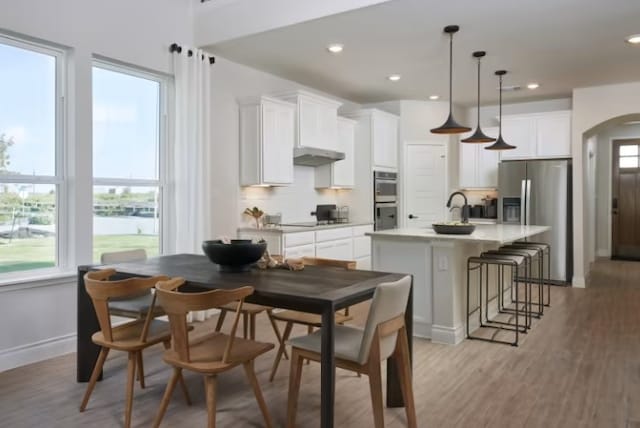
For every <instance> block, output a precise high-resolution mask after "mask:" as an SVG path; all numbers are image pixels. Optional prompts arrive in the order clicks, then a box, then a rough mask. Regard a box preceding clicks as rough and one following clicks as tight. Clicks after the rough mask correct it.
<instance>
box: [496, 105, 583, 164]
mask: <svg viewBox="0 0 640 428" xmlns="http://www.w3.org/2000/svg"><path fill="white" fill-rule="evenodd" d="M502 135H503V137H504V139H505V141H506V142H507V143H509V144H511V145H515V146H516V149H514V150H505V151H504V152H503V153H502V159H503V160H508V159H536V158H553V157H570V156H571V112H570V111H566V110H563V111H552V112H544V113H535V114H523V115H509V116H503V120H502Z"/></svg>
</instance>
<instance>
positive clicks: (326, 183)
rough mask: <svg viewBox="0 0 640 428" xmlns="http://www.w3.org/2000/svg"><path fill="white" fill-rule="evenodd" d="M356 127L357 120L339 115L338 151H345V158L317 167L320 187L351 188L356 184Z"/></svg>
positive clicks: (318, 185)
mask: <svg viewBox="0 0 640 428" xmlns="http://www.w3.org/2000/svg"><path fill="white" fill-rule="evenodd" d="M355 127H356V122H355V121H354V120H351V119H347V118H344V117H338V143H339V146H338V151H340V152H344V155H345V158H344V159H343V160H340V161H337V162H333V163H330V164H327V165H322V166H318V167H316V171H315V172H316V183H315V187H316V188H318V189H327V188H334V189H335V188H351V187H353V186H354V184H355V156H354V154H355V152H354V144H355Z"/></svg>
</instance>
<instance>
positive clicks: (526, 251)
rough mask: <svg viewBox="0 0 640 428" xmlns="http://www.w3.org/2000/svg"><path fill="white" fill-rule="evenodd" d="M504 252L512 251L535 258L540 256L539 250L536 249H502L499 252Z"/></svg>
mask: <svg viewBox="0 0 640 428" xmlns="http://www.w3.org/2000/svg"><path fill="white" fill-rule="evenodd" d="M503 250H504V251H507V252H508V251H510V250H512V251H519V252H521V253H524V254H528V255H529V256H531V257H535V256H537V255H538V250H534V249H530V248H513V247H500V250H498V251H503Z"/></svg>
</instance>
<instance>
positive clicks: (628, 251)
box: [611, 140, 640, 260]
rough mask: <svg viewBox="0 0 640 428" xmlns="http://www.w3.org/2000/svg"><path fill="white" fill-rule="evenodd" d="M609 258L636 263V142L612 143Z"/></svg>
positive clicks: (639, 173) (639, 223) (639, 244)
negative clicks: (610, 247) (610, 243)
mask: <svg viewBox="0 0 640 428" xmlns="http://www.w3.org/2000/svg"><path fill="white" fill-rule="evenodd" d="M611 158H612V160H613V167H612V170H611V171H612V174H613V176H612V187H613V188H612V201H611V202H612V205H611V213H612V216H611V217H612V237H611V238H612V239H611V241H612V256H613V257H614V258H621V259H633V260H640V140H615V141H613V151H612V156H611Z"/></svg>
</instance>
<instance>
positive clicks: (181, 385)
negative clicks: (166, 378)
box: [178, 369, 191, 406]
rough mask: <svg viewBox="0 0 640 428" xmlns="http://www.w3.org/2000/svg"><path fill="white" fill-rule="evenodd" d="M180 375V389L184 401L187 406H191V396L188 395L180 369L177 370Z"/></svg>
mask: <svg viewBox="0 0 640 428" xmlns="http://www.w3.org/2000/svg"><path fill="white" fill-rule="evenodd" d="M178 370H179V372H180V373H179V374H180V379H179V381H180V388H182V392H183V393H184V401H186V403H187V406H190V405H191V396H190V395H189V390H188V389H187V384H186V383H185V381H184V376H183V375H182V369H178Z"/></svg>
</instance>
